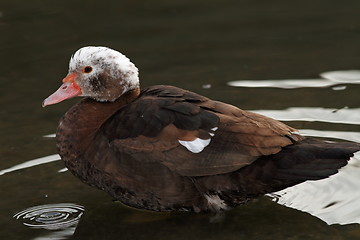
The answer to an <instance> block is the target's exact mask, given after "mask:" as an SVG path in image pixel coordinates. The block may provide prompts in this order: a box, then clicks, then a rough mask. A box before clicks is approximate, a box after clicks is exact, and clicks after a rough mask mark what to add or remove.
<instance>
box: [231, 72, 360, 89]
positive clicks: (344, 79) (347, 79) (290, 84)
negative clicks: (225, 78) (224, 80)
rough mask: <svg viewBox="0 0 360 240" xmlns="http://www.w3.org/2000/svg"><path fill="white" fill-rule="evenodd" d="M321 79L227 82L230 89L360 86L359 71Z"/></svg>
mask: <svg viewBox="0 0 360 240" xmlns="http://www.w3.org/2000/svg"><path fill="white" fill-rule="evenodd" d="M320 76H321V77H323V78H320V79H318V78H316V79H286V80H280V79H278V80H239V81H230V82H228V85H229V86H232V87H273V88H284V89H293V88H305V87H330V86H335V85H339V84H340V83H342V84H344V83H349V84H360V70H348V71H331V72H325V73H321V74H320ZM345 89H346V86H336V87H333V90H345Z"/></svg>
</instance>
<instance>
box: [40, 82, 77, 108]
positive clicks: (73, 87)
mask: <svg viewBox="0 0 360 240" xmlns="http://www.w3.org/2000/svg"><path fill="white" fill-rule="evenodd" d="M80 95H81V89H80V87H79V86H78V85H77V84H76V83H74V82H71V81H65V82H64V83H63V84H62V85H61V86H60V88H59V89H58V90H56V92H54V93H53V94H51V95H50V96H49V97H48V98H46V99H45V100H44V101H43V103H42V106H43V107H46V106H48V105H51V104H55V103H59V102H61V101H63V100H65V99H69V98H72V97H76V96H80Z"/></svg>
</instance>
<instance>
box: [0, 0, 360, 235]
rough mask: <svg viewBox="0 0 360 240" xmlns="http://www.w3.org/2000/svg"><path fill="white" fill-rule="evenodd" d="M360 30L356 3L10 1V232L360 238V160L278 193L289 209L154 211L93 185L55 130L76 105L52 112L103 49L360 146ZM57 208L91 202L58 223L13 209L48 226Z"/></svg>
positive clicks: (6, 14)
mask: <svg viewBox="0 0 360 240" xmlns="http://www.w3.org/2000/svg"><path fill="white" fill-rule="evenodd" d="M359 31H360V2H359V1H356V0H353V1H342V2H335V1H331V2H330V1H325V0H319V1H316V2H314V1H311V2H310V1H309V2H308V1H285V0H278V1H269V2H260V1H245V0H241V1H225V2H224V1H219V0H218V1H214V0H210V1H204V0H198V1H196V2H194V1H186V0H185V1H179V2H175V3H174V2H168V1H151V2H134V1H121V2H119V1H103V2H99V1H94V0H89V1H87V2H86V3H85V2H83V1H73V0H71V1H70V0H65V1H61V2H59V1H55V0H49V1H40V0H34V1H20V0H2V2H1V4H0V56H1V58H0V66H1V67H0V70H1V71H0V96H1V98H0V106H1V107H0V193H1V196H2V200H1V201H0V226H4V227H2V228H1V230H0V239H119V238H122V239H144V238H147V239H184V238H187V239H202V238H204V239H205V238H206V239H275V238H278V239H324V238H327V239H359V238H360V227H359V224H358V223H359V216H360V213H359V211H358V207H357V206H359V202H358V199H359V198H358V195H356V194H357V193H358V191H360V190H359V188H358V184H356V183H357V182H356V179H359V172H360V170H359V165H360V164H359V161H357V160H356V159H355V161H352V162H351V165H349V166H348V167H347V168H344V169H342V171H341V173H340V174H339V175H338V176H337V177H334V178H330V179H328V180H329V181H327V180H325V181H323V182H320V183H319V184H316V182H314V183H306V184H303V185H300V186H299V187H296V188H293V189H288V190H287V191H286V192H280V193H276V197H275V198H274V200H276V201H277V202H278V203H276V202H274V201H273V198H271V197H264V198H261V199H259V200H256V201H253V202H251V203H250V204H247V205H245V206H241V207H238V208H236V209H234V210H232V211H229V212H227V213H226V214H225V215H224V216H220V217H214V216H212V215H205V214H178V213H172V214H169V213H152V212H143V211H137V210H134V209H131V208H128V207H125V206H123V205H121V204H119V203H117V202H113V201H112V199H111V198H110V197H109V196H107V195H106V194H105V193H103V192H101V191H99V190H96V189H93V188H91V187H88V186H86V185H84V184H82V183H81V182H80V181H79V180H78V179H76V178H75V177H73V176H72V175H71V174H70V173H69V172H68V171H66V169H64V165H63V163H62V162H61V161H59V160H58V156H57V155H56V148H55V142H54V139H53V138H52V137H51V136H52V135H51V134H53V133H54V131H55V129H56V126H57V124H58V120H59V118H60V117H61V115H62V114H63V113H64V112H66V110H67V109H68V108H69V107H70V106H71V105H73V104H74V103H75V102H76V101H78V100H76V99H74V100H69V101H66V102H63V103H61V104H57V105H55V106H52V107H48V108H45V109H43V108H41V102H42V100H43V99H44V98H45V97H47V96H48V95H49V94H50V93H52V92H53V91H54V90H56V89H57V88H58V86H59V84H60V81H61V79H62V78H63V77H64V76H65V75H66V73H67V65H68V60H69V58H70V55H71V54H72V53H73V52H74V51H75V50H77V49H78V48H80V47H82V46H85V45H105V46H110V47H112V48H115V49H118V50H120V51H121V52H123V53H124V54H126V55H127V56H129V57H130V58H131V60H132V61H133V62H135V64H136V65H137V67H138V68H139V69H140V77H141V80H142V85H143V86H150V85H153V84H170V85H176V86H179V87H183V88H186V89H189V90H192V91H196V92H198V93H200V94H204V95H206V96H208V97H210V98H213V99H217V100H221V101H225V102H228V103H231V104H234V105H236V106H239V107H241V108H243V109H248V110H254V111H257V112H260V113H262V114H266V115H268V116H272V117H274V118H278V119H281V120H283V121H285V122H286V123H288V124H290V125H291V126H293V127H296V128H298V129H300V131H301V132H302V133H304V134H306V135H311V136H319V137H324V138H326V139H328V140H334V139H345V140H352V141H359V133H360V125H359V122H360V119H359V108H360V102H359V91H360V85H359V84H358V83H359V82H358V79H359V78H358V77H359V75H358V72H357V71H358V70H357V69H360V64H359V63H360V57H359V56H360V47H359V42H360V34H359ZM347 70H355V72H348V71H347ZM333 71H337V72H336V74H334V73H333V74H331V75H330V76H329V75H328V74H322V73H326V72H333ZM338 71H341V72H338ZM342 71H346V72H342ZM320 74H321V76H320ZM294 79H295V80H296V79H297V80H298V81H292V82H291V84H292V85H291V86H292V87H291V88H281V86H283V85H285V86H287V84H288V83H289V82H285V83H286V84H285V83H284V80H294ZM244 80H247V81H248V82H247V83H245V84H244V82H243V81H244ZM259 80H261V81H259ZM239 81H240V82H241V81H242V83H243V86H242V87H240V86H241V85H234V84H231V83H234V82H237V83H239ZM314 82H315V84H314ZM264 83H265V84H266V85H265V86H264V85H263V86H261V87H255V84H264ZM350 193H351V194H350ZM279 203H280V204H279ZM49 204H50V207H49ZM52 204H63V205H64V204H65V205H67V206H69V205H70V206H81V208H82V206H83V208H84V212H83V214H80V215H77V216H79V218H80V217H81V218H80V221H79V223H78V224H77V225H76V222H75V224H74V225H71V226H70V225H69V226H66V227H65V228H59V229H56V230H54V229H53V228H52V230H50V229H49V228H48V227H41V228H31V227H29V226H26V225H24V224H25V223H28V222H27V221H28V219H24V218H22V217H19V218H18V219H16V217H15V218H14V217H13V216H14V215H15V214H20V213H21V212H22V211H25V210H29V208H30V209H31V208H36V209H44V208H45V209H46V212H45V213H44V212H42V213H41V214H43V215H41V214H40V216H41V218H40V219H41V222H44V221H43V220H44V219H50V222H52V221H53V220H54V221H55V220H57V219H62V218H61V216H70V215H72V210H71V208H65V211H59V209H58V208H57V207H56V206H54V205H52ZM72 204H75V205H72ZM283 205H285V206H283ZM44 206H45V207H44ZM286 206H289V207H295V208H297V209H301V210H303V211H305V212H303V211H299V210H296V209H293V208H289V207H286ZM78 213H82V210H79V212H78ZM309 213H311V214H312V215H311V214H309ZM67 214H70V215H67ZM16 216H18V215H16ZM66 218H67V217H66ZM321 219H322V220H321ZM45 222H46V224H45V225H47V224H48V222H47V221H45ZM354 222H355V223H354ZM333 223H341V224H342V225H339V224H333ZM351 223H353V224H351ZM32 224H33V222H31V223H30V225H32ZM328 224H333V225H328Z"/></svg>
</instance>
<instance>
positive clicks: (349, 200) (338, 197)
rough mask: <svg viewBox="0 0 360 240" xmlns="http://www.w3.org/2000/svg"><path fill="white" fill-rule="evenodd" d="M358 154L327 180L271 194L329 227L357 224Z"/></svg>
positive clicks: (359, 207)
mask: <svg viewBox="0 0 360 240" xmlns="http://www.w3.org/2000/svg"><path fill="white" fill-rule="evenodd" d="M359 179H360V153H357V154H355V157H354V158H352V159H351V160H350V162H349V164H348V165H347V166H346V167H344V168H343V169H341V170H340V172H339V173H338V174H336V175H334V176H331V177H330V178H328V179H323V180H320V181H307V182H304V183H302V184H299V185H296V186H294V187H291V188H287V189H285V190H282V191H280V192H277V193H274V194H271V195H270V196H272V197H274V200H275V201H277V203H279V204H282V205H284V206H288V207H291V208H295V209H298V210H301V211H305V212H308V213H310V214H312V215H314V216H316V217H318V218H320V219H322V220H323V221H325V222H326V223H328V224H351V223H360V191H355V189H359Z"/></svg>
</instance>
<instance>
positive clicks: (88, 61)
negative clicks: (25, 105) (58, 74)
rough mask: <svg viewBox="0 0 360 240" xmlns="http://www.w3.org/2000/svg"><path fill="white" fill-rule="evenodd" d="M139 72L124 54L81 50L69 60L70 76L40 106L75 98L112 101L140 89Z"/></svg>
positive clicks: (105, 50)
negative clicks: (130, 91)
mask: <svg viewBox="0 0 360 240" xmlns="http://www.w3.org/2000/svg"><path fill="white" fill-rule="evenodd" d="M138 75H139V74H138V69H137V68H136V67H135V65H134V64H133V63H132V62H130V60H129V59H128V58H127V57H126V56H125V55H123V54H121V53H120V52H118V51H115V50H113V49H110V48H107V47H92V46H91V47H83V48H80V49H79V50H78V51H76V52H75V53H74V54H73V55H72V56H71V59H70V63H69V73H68V75H67V76H66V77H65V78H64V79H63V84H62V85H61V86H60V88H59V89H58V90H57V91H56V92H55V93H53V94H52V95H50V96H49V97H48V98H47V99H45V100H44V102H43V106H46V105H50V104H55V103H58V102H61V101H63V100H65V99H68V98H71V97H75V96H86V97H91V98H93V99H95V100H97V101H115V100H116V99H117V98H119V97H120V96H121V95H123V94H124V93H126V92H127V91H129V90H133V89H135V88H137V87H139V76H138Z"/></svg>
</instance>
